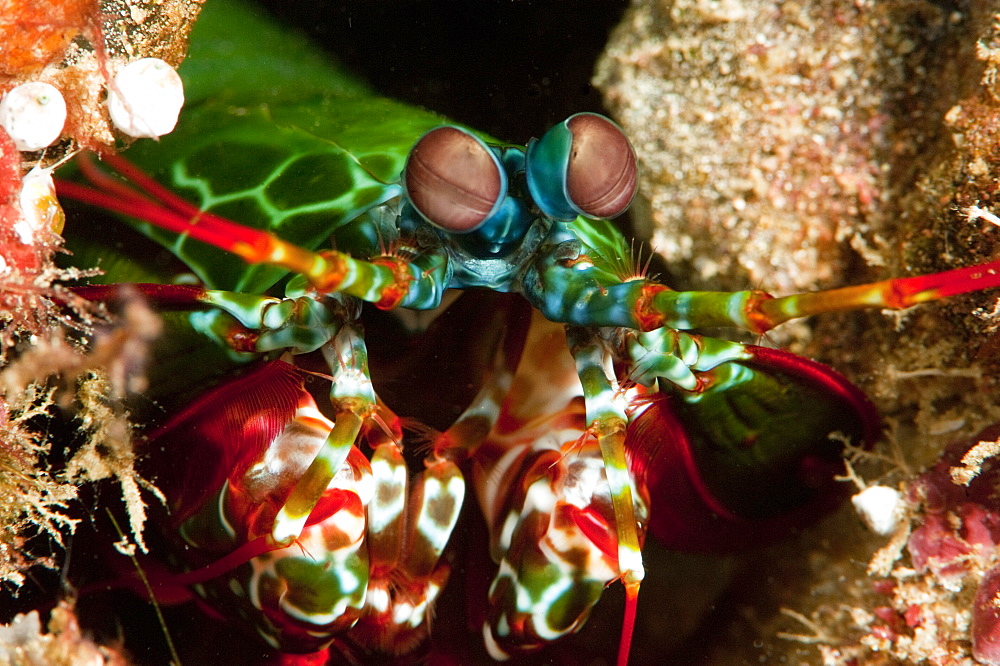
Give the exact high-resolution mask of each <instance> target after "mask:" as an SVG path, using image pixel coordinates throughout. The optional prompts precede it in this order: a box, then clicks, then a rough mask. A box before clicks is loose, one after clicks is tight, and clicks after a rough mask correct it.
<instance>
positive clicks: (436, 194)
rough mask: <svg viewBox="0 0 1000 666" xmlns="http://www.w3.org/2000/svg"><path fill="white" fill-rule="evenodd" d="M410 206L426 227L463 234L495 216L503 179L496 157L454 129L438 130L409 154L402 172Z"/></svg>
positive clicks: (502, 195) (501, 197)
mask: <svg viewBox="0 0 1000 666" xmlns="http://www.w3.org/2000/svg"><path fill="white" fill-rule="evenodd" d="M403 187H404V188H405V189H406V194H407V196H408V197H409V199H410V203H412V204H413V207H414V208H415V209H416V210H417V212H418V213H420V215H421V216H422V217H423V218H424V219H426V220H427V221H428V222H430V223H431V224H433V225H435V226H436V227H439V228H440V229H443V230H445V231H450V232H453V233H468V232H470V231H475V230H476V229H478V228H479V227H481V226H482V225H483V223H484V222H486V220H488V219H489V218H490V217H491V216H492V215H493V214H494V213H496V212H497V210H499V208H500V207H501V205H502V203H503V201H504V199H505V198H506V196H507V175H506V174H505V173H504V170H503V167H502V166H501V164H500V160H499V159H498V158H497V156H496V154H495V153H494V152H493V151H492V150H490V148H489V147H488V146H487V145H486V144H485V143H483V142H482V141H481V140H480V139H478V138H476V137H474V136H473V135H472V134H470V133H468V132H466V131H465V130H463V129H460V128H458V127H450V126H445V127H437V128H435V129H432V130H431V131H429V132H427V134H425V135H423V136H422V137H421V138H420V140H419V141H417V143H416V145H414V146H413V148H412V149H411V150H410V155H409V157H408V158H407V159H406V167H405V168H404V169H403Z"/></svg>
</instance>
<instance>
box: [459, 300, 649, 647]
mask: <svg viewBox="0 0 1000 666" xmlns="http://www.w3.org/2000/svg"><path fill="white" fill-rule="evenodd" d="M581 392H582V389H581V386H580V380H579V378H578V377H577V375H576V370H575V366H574V362H573V358H572V357H571V356H570V354H569V353H568V350H567V346H566V339H565V334H564V332H563V330H562V327H561V326H558V325H555V324H552V323H550V322H547V321H545V320H544V319H542V318H541V317H538V316H537V315H536V319H535V322H534V325H533V328H532V330H531V333H530V334H529V339H528V342H527V346H526V349H525V351H524V356H523V357H522V360H521V365H520V366H519V369H518V373H517V375H516V376H515V379H514V383H513V385H512V387H511V390H510V392H509V393H508V395H507V398H506V400H505V402H504V405H503V409H502V411H501V414H500V418H499V420H498V422H497V425H496V427H494V429H493V430H492V432H491V433H490V434H489V436H488V437H487V438H486V440H485V441H484V442H483V443H482V444H481V445H480V446H479V447H478V448H477V449H476V451H475V453H474V455H473V456H472V482H473V485H474V487H475V489H476V494H477V497H478V499H479V503H480V506H481V507H483V512H484V514H485V517H486V521H487V525H488V527H489V530H490V552H491V555H492V557H493V559H494V560H495V561H496V562H497V563H498V565H499V569H498V571H497V573H496V575H495V577H494V579H493V582H492V585H491V586H490V590H489V601H488V606H487V617H486V621H485V624H484V626H483V636H484V640H485V643H486V645H487V648H488V650H489V652H490V654H491V655H492V656H493V657H494V658H496V659H508V658H510V657H512V656H515V655H518V654H523V653H525V652H531V651H535V650H538V649H540V648H542V647H544V646H545V645H547V644H549V643H550V642H552V641H555V640H557V639H559V638H561V637H563V636H565V635H567V634H569V633H572V632H575V631H578V630H579V629H580V628H581V627H582V625H583V623H584V622H586V620H587V618H588V616H589V615H590V611H591V609H592V608H593V606H594V604H596V603H597V601H598V600H599V599H600V596H601V594H602V592H603V590H604V588H605V587H606V586H607V585H608V584H609V583H610V582H612V581H614V580H615V579H617V578H619V576H620V567H619V562H618V538H617V533H616V526H615V512H614V507H613V505H612V498H611V487H610V486H609V484H608V479H607V475H606V472H605V466H604V465H605V463H604V458H603V455H602V452H601V448H600V446H599V445H598V442H597V439H596V438H595V437H594V436H593V435H592V434H591V433H590V432H588V423H587V417H586V409H585V407H584V404H583V398H582V395H581ZM633 497H634V498H636V501H635V515H636V518H637V519H638V520H639V521H640V522H641V523H645V521H646V517H647V515H648V509H647V507H648V501H647V500H646V495H645V492H644V489H638V488H634V489H633ZM627 647H628V646H627V645H624V646H622V650H623V651H625V652H627Z"/></svg>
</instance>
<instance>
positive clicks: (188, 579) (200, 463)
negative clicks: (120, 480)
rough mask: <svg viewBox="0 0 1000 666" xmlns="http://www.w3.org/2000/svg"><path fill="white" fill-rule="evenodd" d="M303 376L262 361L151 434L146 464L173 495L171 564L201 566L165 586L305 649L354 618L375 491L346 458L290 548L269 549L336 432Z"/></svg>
mask: <svg viewBox="0 0 1000 666" xmlns="http://www.w3.org/2000/svg"><path fill="white" fill-rule="evenodd" d="M304 376H305V375H304V374H303V373H302V372H301V371H299V370H298V369H296V368H295V367H294V366H291V365H289V364H287V363H284V362H283V361H271V362H269V363H266V364H263V365H260V366H258V367H257V368H255V369H252V370H251V371H250V372H249V373H247V374H246V375H244V376H242V377H240V378H238V379H236V380H232V381H230V382H228V383H226V384H223V385H220V386H219V387H217V388H215V389H213V390H211V391H209V392H208V393H206V394H205V395H203V396H202V397H201V398H199V399H198V400H197V401H196V402H195V403H193V404H192V405H191V406H189V407H188V408H187V409H185V410H183V411H182V412H180V413H179V414H178V415H177V416H176V417H175V418H173V419H172V420H171V421H170V422H169V423H168V424H167V425H166V426H164V427H163V428H161V429H160V430H158V431H156V432H154V433H153V434H152V435H151V436H150V441H149V444H148V447H147V448H148V450H147V455H146V457H147V458H148V459H149V464H150V465H153V466H155V469H157V470H158V471H159V474H158V477H157V483H158V484H160V487H161V488H162V489H163V490H164V492H165V494H166V495H167V497H169V498H170V508H171V510H172V516H171V525H172V527H173V528H174V533H175V534H179V535H180V539H181V541H180V542H179V543H178V548H177V555H178V557H180V558H182V559H183V560H186V561H187V562H188V564H189V566H196V567H197V566H199V565H201V566H200V568H196V569H194V570H191V571H189V572H188V573H184V574H180V575H178V576H175V577H173V578H172V579H170V580H169V581H168V582H169V583H171V584H173V585H185V586H192V587H194V589H195V591H197V592H198V594H199V595H200V596H202V597H204V598H205V599H206V600H207V601H208V602H209V603H210V604H211V605H212V606H213V607H215V608H216V609H217V610H218V612H220V613H222V614H223V615H225V616H228V617H233V618H241V619H244V620H246V621H248V622H249V623H251V624H252V625H253V626H254V627H255V628H256V630H257V631H258V633H259V634H260V635H261V636H262V637H263V638H264V639H265V640H266V641H267V642H268V643H270V644H271V645H274V646H276V647H277V646H280V647H281V649H283V650H286V651H298V652H313V651H316V650H319V649H321V648H323V647H324V646H325V645H326V644H328V643H329V642H330V640H332V638H333V637H334V636H336V635H337V634H338V633H341V632H343V631H345V630H346V629H348V628H349V627H350V626H352V625H353V623H354V622H355V621H356V619H357V617H358V616H359V614H360V612H361V607H362V605H363V603H364V600H365V589H366V583H367V580H368V569H369V565H368V555H367V549H366V547H365V543H364V539H365V533H366V523H365V506H366V505H367V504H368V503H369V501H370V500H371V497H372V488H373V483H372V473H371V468H370V466H369V464H368V461H367V460H366V459H365V457H364V456H363V455H362V454H361V452H360V451H359V450H358V449H356V448H354V449H352V450H351V451H350V453H349V454H348V456H347V457H346V459H345V461H344V463H343V464H342V465H341V466H340V468H339V469H338V472H337V474H336V475H335V477H334V479H333V481H332V482H331V483H330V484H329V485H328V486H327V488H326V489H325V492H324V493H323V495H322V497H321V498H320V501H319V502H317V504H316V507H315V508H314V509H313V511H312V512H311V515H310V516H309V519H308V520H307V521H306V524H305V526H304V528H303V530H302V532H301V534H300V535H299V537H298V539H297V544H296V545H292V546H289V547H285V548H282V547H276V546H275V545H274V544H273V542H272V541H271V539H270V532H271V529H272V526H273V524H274V520H275V515H276V514H277V513H278V511H279V510H280V507H281V506H282V505H283V504H284V503H285V499H286V498H287V496H288V494H289V493H290V492H291V491H292V487H293V486H294V485H295V483H296V481H297V480H298V479H299V478H300V477H301V476H302V475H303V474H304V473H305V470H307V469H308V468H309V466H310V464H311V463H312V460H313V458H314V457H315V455H316V453H317V451H318V450H319V449H320V448H321V447H322V446H323V445H324V442H325V441H326V439H327V437H328V435H329V433H330V432H331V430H332V429H333V424H332V423H331V422H330V421H328V420H327V419H326V418H324V417H323V416H322V415H321V414H320V413H319V411H318V409H317V408H316V404H315V402H314V401H313V399H312V397H311V396H310V395H309V394H308V393H307V392H306V391H305V389H304V386H303V378H304ZM154 591H155V588H154Z"/></svg>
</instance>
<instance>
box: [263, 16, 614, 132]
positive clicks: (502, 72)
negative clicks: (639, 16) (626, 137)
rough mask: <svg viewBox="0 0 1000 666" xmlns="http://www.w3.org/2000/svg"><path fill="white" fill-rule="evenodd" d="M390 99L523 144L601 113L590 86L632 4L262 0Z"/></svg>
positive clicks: (281, 17) (283, 18)
mask: <svg viewBox="0 0 1000 666" xmlns="http://www.w3.org/2000/svg"><path fill="white" fill-rule="evenodd" d="M260 4H262V5H263V6H264V7H266V8H267V10H268V11H269V12H270V13H271V14H272V15H274V16H275V17H277V18H279V19H281V20H282V21H284V22H285V23H287V24H289V25H294V26H297V27H299V28H300V29H301V30H303V32H305V33H306V34H307V35H309V36H310V37H311V38H312V39H314V40H315V41H316V42H318V43H320V44H322V45H323V46H324V47H325V48H327V49H328V50H329V51H330V52H331V53H334V54H336V55H337V56H338V57H339V58H340V59H341V60H342V61H343V62H344V63H346V64H347V65H348V66H349V67H350V68H351V69H353V70H354V71H356V72H358V73H360V74H362V75H363V76H364V77H365V78H366V79H367V80H368V81H369V82H370V83H372V84H373V85H374V86H375V87H376V88H377V89H379V90H380V91H381V92H383V93H385V94H386V95H388V96H390V97H394V98H397V99H400V100H404V101H406V102H409V103H411V104H415V105H417V106H422V107H425V108H427V109H430V110H433V111H437V112H439V113H442V114H444V115H446V116H449V117H451V118H453V119H454V120H457V121H459V122H462V123H466V124H468V125H470V126H472V127H476V128H478V129H480V130H483V131H486V132H488V133H490V134H491V135H493V136H495V137H497V138H498V139H501V140H505V141H510V142H516V143H524V142H525V141H527V139H529V138H530V137H532V136H541V134H542V133H543V132H544V131H545V130H546V129H547V128H548V127H550V126H551V125H553V124H555V123H556V122H558V121H560V120H562V119H564V118H566V117H567V116H569V115H571V114H573V113H576V112H578V111H598V112H600V111H601V110H602V107H601V99H600V94H599V93H598V91H597V90H595V89H594V88H593V87H592V86H591V85H590V78H591V76H592V73H593V69H594V63H595V62H596V60H597V58H598V56H599V55H600V53H601V50H602V49H603V48H604V44H605V43H606V42H607V38H608V33H609V32H610V31H611V29H612V28H613V27H614V25H615V24H616V23H617V22H618V21H619V20H620V19H621V16H622V14H623V12H624V10H625V7H626V5H627V3H626V2H625V1H624V0H578V1H575V2H566V1H563V2H560V1H545V2H527V1H524V0H497V1H495V2H492V1H479V0H465V1H462V2H453V1H431V0H423V1H416V0H403V1H399V2H386V1H373V0H358V1H354V2H343V1H341V2H332V1H330V0H295V1H291V2H290V1H289V0H262V1H261V3H260Z"/></svg>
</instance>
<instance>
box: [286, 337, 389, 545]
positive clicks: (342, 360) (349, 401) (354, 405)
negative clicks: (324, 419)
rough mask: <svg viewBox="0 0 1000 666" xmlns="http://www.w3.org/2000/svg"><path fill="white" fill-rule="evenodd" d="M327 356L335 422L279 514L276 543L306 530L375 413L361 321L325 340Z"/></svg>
mask: <svg viewBox="0 0 1000 666" xmlns="http://www.w3.org/2000/svg"><path fill="white" fill-rule="evenodd" d="M323 355H324V357H325V358H326V361H327V364H328V365H329V367H330V371H331V374H332V375H333V384H332V386H331V388H330V401H331V403H332V404H333V406H334V408H335V409H336V415H335V418H334V425H333V428H332V429H331V431H330V434H329V435H328V436H327V438H326V440H325V441H324V442H323V445H322V446H321V447H320V448H319V450H318V451H317V452H316V456H315V457H314V458H313V460H312V463H311V464H310V465H309V468H308V469H306V471H305V472H304V473H303V474H302V476H300V477H299V478H298V480H297V482H296V483H295V486H294V488H293V489H292V492H291V493H290V494H289V496H288V498H287V500H286V501H285V503H284V505H283V506H282V507H281V509H280V510H279V511H278V514H277V515H276V516H275V518H274V525H273V527H272V529H271V535H270V538H271V539H272V540H273V541H274V543H275V544H280V545H286V546H287V545H290V544H291V543H292V542H293V541H294V540H295V539H296V537H298V535H299V534H301V533H302V530H303V528H304V527H305V525H306V521H307V519H308V518H309V515H310V514H311V513H312V511H313V509H314V508H315V507H316V505H317V503H318V502H319V501H320V499H321V498H322V496H323V493H324V492H325V491H326V488H327V486H329V485H330V483H331V481H333V479H334V476H335V475H336V474H337V473H338V471H339V470H340V468H341V466H342V465H343V464H344V461H345V460H347V456H348V454H349V453H350V452H351V451H352V450H353V449H354V444H355V442H356V441H357V439H358V435H359V434H360V433H361V426H362V424H363V423H364V420H365V419H367V418H369V417H371V416H373V415H374V414H375V407H376V398H375V391H374V389H373V388H372V382H371V378H370V377H369V375H368V351H367V349H366V348H365V342H364V337H363V335H362V332H361V329H360V328H359V327H358V325H357V324H355V323H353V322H352V323H346V324H344V326H343V327H342V328H341V329H340V332H339V333H338V334H337V336H336V337H335V338H334V339H333V340H332V341H331V342H330V343H329V344H327V345H324V347H323Z"/></svg>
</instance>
